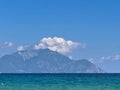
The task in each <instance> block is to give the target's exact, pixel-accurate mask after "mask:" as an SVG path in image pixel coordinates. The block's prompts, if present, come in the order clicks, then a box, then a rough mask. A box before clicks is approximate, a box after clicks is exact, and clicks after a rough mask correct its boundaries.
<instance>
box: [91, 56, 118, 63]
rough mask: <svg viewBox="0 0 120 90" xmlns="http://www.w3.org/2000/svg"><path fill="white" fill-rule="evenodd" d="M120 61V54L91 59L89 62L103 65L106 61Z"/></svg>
mask: <svg viewBox="0 0 120 90" xmlns="http://www.w3.org/2000/svg"><path fill="white" fill-rule="evenodd" d="M118 60H120V54H116V55H111V56H102V57H98V58H89V61H91V62H93V63H103V62H105V61H118Z"/></svg>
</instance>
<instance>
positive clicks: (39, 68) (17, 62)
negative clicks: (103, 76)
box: [0, 49, 103, 73]
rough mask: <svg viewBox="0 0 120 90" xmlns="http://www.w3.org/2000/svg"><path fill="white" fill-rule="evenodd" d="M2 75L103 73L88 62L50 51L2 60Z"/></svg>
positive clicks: (36, 51) (28, 51)
mask: <svg viewBox="0 0 120 90" xmlns="http://www.w3.org/2000/svg"><path fill="white" fill-rule="evenodd" d="M0 72H1V73H102V72H103V71H102V70H101V69H100V68H99V67H97V66H96V65H94V64H93V63H91V62H89V61H88V60H77V61H76V60H71V59H69V58H68V57H66V56H64V55H62V54H60V53H57V52H54V51H51V50H49V49H40V50H33V49H29V50H24V51H19V52H15V53H13V54H11V55H5V56H3V57H1V58H0Z"/></svg>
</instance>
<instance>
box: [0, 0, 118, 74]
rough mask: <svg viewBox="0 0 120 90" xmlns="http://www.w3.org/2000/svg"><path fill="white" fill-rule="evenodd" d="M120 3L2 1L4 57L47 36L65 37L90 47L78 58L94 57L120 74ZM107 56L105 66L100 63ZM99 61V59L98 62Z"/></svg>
mask: <svg viewBox="0 0 120 90" xmlns="http://www.w3.org/2000/svg"><path fill="white" fill-rule="evenodd" d="M119 3H120V1H119V0H59V1H58V0H19V1H18V0H0V43H4V42H12V43H14V47H11V48H0V56H1V55H3V54H6V53H11V52H13V51H15V50H16V48H17V47H18V46H20V45H33V44H35V43H37V42H39V41H40V40H41V39H42V38H44V37H55V36H56V37H61V38H64V39H65V40H72V41H74V42H78V43H85V44H86V48H84V49H79V50H76V51H74V52H75V53H74V54H72V56H73V57H74V58H77V59H81V58H92V59H91V60H93V59H94V62H95V63H96V64H97V65H99V66H101V67H102V68H103V69H105V70H106V71H108V72H120V70H119V69H118V68H120V60H111V59H110V60H109V59H108V58H107V57H109V58H110V57H111V58H112V59H114V58H115V56H116V55H120V42H119V38H120V17H119V16H120V12H119V11H120V5H119ZM102 57H104V58H105V59H108V60H105V61H104V59H103V62H102V63H98V61H99V60H101V58H102ZM98 59H99V60H98Z"/></svg>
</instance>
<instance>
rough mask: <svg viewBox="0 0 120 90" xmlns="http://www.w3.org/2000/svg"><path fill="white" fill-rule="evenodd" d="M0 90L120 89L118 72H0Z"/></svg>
mask: <svg viewBox="0 0 120 90" xmlns="http://www.w3.org/2000/svg"><path fill="white" fill-rule="evenodd" d="M0 90H120V74H0Z"/></svg>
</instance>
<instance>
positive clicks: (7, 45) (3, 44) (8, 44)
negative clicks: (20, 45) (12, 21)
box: [0, 42, 13, 48]
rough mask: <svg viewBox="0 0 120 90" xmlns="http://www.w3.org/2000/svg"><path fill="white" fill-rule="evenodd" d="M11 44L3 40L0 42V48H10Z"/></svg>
mask: <svg viewBox="0 0 120 90" xmlns="http://www.w3.org/2000/svg"><path fill="white" fill-rule="evenodd" d="M12 46H13V43H12V42H3V43H0V48H10V47H12Z"/></svg>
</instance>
